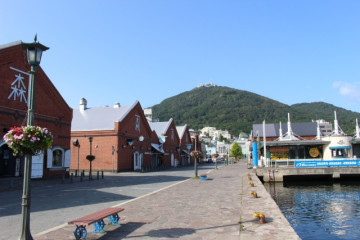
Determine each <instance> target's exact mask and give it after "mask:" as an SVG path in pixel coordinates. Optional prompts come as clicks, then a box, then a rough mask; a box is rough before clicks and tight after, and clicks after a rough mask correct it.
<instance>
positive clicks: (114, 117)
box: [71, 101, 138, 131]
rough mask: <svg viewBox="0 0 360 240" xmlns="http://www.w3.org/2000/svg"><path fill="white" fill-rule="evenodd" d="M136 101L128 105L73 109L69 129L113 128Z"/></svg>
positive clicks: (92, 129)
mask: <svg viewBox="0 0 360 240" xmlns="http://www.w3.org/2000/svg"><path fill="white" fill-rule="evenodd" d="M137 103H138V101H136V102H135V103H133V104H132V105H129V106H121V107H119V108H114V107H96V108H87V109H85V110H84V111H80V110H79V109H74V110H73V119H72V122H71V131H94V130H114V129H115V122H121V121H122V120H123V119H124V118H125V116H126V115H127V114H128V113H129V112H130V111H131V109H133V108H134V106H135V105H136V104H137Z"/></svg>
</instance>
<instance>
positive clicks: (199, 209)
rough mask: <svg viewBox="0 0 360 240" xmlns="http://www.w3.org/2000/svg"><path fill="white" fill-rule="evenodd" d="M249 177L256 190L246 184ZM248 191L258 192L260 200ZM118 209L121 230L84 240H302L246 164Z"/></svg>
mask: <svg viewBox="0 0 360 240" xmlns="http://www.w3.org/2000/svg"><path fill="white" fill-rule="evenodd" d="M248 173H250V176H251V178H252V180H251V181H252V182H253V183H254V187H252V186H250V185H249V184H248V182H249V181H250V180H249V179H248ZM250 191H256V192H257V194H258V198H253V197H252V195H251V194H250ZM117 206H121V207H123V208H125V210H124V211H123V212H121V213H120V214H119V215H120V217H121V219H120V223H121V226H120V227H116V226H106V227H105V230H106V231H107V233H106V234H97V233H92V230H93V227H92V226H89V227H87V230H88V232H89V234H88V236H87V239H88V240H92V239H107V240H115V239H189V240H192V239H194V240H195V239H199V240H200V239H204V240H205V239H206V240H211V239H222V240H223V239H226V240H231V239H242V240H249V239H251V240H257V239H269V240H270V239H271V240H277V239H279V240H280V239H281V240H284V239H289V240H292V239H294V240H295V239H300V238H299V237H298V235H297V234H296V233H295V231H294V230H293V228H292V227H291V226H290V224H289V223H288V222H287V220H286V219H285V217H284V216H283V214H282V213H281V211H280V209H279V208H278V206H277V205H276V203H275V202H274V201H273V199H272V198H271V196H270V195H269V194H268V193H267V191H266V189H265V188H264V187H263V185H262V184H261V182H260V181H259V179H258V178H257V177H256V176H255V174H254V173H253V172H252V170H249V169H247V165H246V163H238V164H232V165H228V166H224V167H222V168H220V169H218V170H212V171H209V173H208V178H207V180H199V179H189V180H186V181H183V182H180V183H178V184H176V185H173V186H171V187H169V188H166V189H163V190H161V191H157V192H154V193H152V194H149V195H145V196H143V197H140V198H137V199H134V200H130V201H128V202H125V203H122V204H119V205H117ZM109 207H110V206H109ZM254 212H262V213H264V214H265V216H266V221H267V223H265V224H260V223H259V222H258V219H257V218H254V217H253V213H254ZM86 214H89V212H84V214H83V216H84V215H86ZM79 217H81V216H79ZM105 222H107V220H105ZM74 230H75V226H73V225H66V224H64V225H63V226H61V227H59V228H57V229H52V230H49V231H46V232H43V233H40V234H38V235H35V236H33V237H34V239H36V240H57V239H61V240H66V239H74V235H73V231H74Z"/></svg>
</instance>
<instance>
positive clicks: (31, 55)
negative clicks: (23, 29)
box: [19, 35, 49, 240]
mask: <svg viewBox="0 0 360 240" xmlns="http://www.w3.org/2000/svg"><path fill="white" fill-rule="evenodd" d="M36 40H37V36H36V35H35V39H34V42H33V43H23V44H22V45H23V48H24V49H26V50H27V57H28V63H29V65H30V67H31V68H30V80H29V93H28V111H27V126H33V122H34V95H35V94H34V93H35V73H36V67H37V66H38V65H39V64H40V61H41V55H42V52H43V51H46V50H48V49H49V48H48V47H45V46H44V45H42V44H40V43H39V42H36ZM31 162H32V155H31V154H28V153H27V154H25V160H24V184H23V195H22V203H21V230H20V236H19V239H21V240H22V239H24V240H29V239H30V240H32V239H33V237H32V236H31V232H30V203H31V187H30V186H31V184H30V183H31V165H32V163H31Z"/></svg>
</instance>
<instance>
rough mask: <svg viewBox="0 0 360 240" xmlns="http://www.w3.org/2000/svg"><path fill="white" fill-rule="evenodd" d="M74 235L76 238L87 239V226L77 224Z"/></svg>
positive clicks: (78, 239)
mask: <svg viewBox="0 0 360 240" xmlns="http://www.w3.org/2000/svg"><path fill="white" fill-rule="evenodd" d="M74 235H75V239H76V240H86V235H87V231H86V226H82V225H80V226H79V225H76V229H75V231H74Z"/></svg>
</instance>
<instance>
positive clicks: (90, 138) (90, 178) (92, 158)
mask: <svg viewBox="0 0 360 240" xmlns="http://www.w3.org/2000/svg"><path fill="white" fill-rule="evenodd" d="M92 140H93V137H89V142H90V155H87V156H86V159H87V160H89V162H90V171H89V180H92V171H91V170H92V169H91V162H92V161H93V160H94V159H95V156H94V155H92V149H91V143H92Z"/></svg>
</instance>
